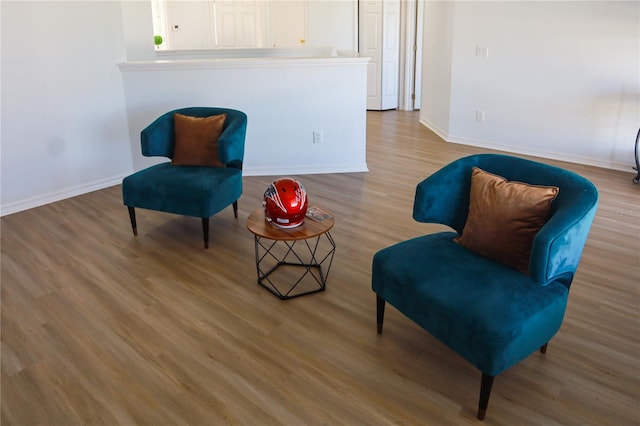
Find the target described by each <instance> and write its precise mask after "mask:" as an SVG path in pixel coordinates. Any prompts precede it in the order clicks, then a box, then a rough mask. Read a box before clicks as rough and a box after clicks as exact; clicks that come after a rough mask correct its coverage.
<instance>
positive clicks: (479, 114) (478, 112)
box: [476, 109, 484, 123]
mask: <svg viewBox="0 0 640 426" xmlns="http://www.w3.org/2000/svg"><path fill="white" fill-rule="evenodd" d="M476 121H477V122H479V123H484V111H481V110H479V109H477V110H476Z"/></svg>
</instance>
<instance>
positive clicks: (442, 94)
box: [420, 1, 454, 139]
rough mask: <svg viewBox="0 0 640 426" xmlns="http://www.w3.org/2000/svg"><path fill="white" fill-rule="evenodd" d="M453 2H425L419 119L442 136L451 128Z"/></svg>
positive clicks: (445, 136)
mask: <svg viewBox="0 0 640 426" xmlns="http://www.w3.org/2000/svg"><path fill="white" fill-rule="evenodd" d="M453 8H454V4H453V2H447V1H439V2H429V3H427V4H426V5H425V15H424V33H423V40H422V43H423V44H422V46H423V53H422V55H423V56H422V99H421V100H420V103H421V109H420V121H421V122H422V123H423V124H425V125H426V126H427V127H429V128H430V129H432V130H433V131H435V132H436V133H437V134H439V135H440V136H442V137H443V138H445V139H446V138H447V134H448V132H449V116H450V108H451V71H452V56H453Z"/></svg>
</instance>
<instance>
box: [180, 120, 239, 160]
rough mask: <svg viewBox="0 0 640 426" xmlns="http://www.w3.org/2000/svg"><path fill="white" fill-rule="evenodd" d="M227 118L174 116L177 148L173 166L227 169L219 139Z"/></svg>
mask: <svg viewBox="0 0 640 426" xmlns="http://www.w3.org/2000/svg"><path fill="white" fill-rule="evenodd" d="M226 117H227V115H226V114H220V115H212V116H210V117H190V116H188V115H182V114H173V122H174V126H175V147H174V152H173V159H172V160H171V164H174V165H176V166H213V167H225V165H224V164H222V163H221V162H220V156H219V154H218V138H219V137H220V135H221V134H222V128H223V126H224V120H225V118H226Z"/></svg>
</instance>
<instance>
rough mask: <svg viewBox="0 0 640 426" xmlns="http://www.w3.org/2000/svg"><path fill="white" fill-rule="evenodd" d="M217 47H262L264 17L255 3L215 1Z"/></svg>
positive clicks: (240, 0)
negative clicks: (260, 14)
mask: <svg viewBox="0 0 640 426" xmlns="http://www.w3.org/2000/svg"><path fill="white" fill-rule="evenodd" d="M214 7H215V22H216V27H215V29H216V47H260V46H261V45H262V43H261V39H262V21H263V18H262V16H259V12H260V9H259V8H257V7H256V2H255V1H247V0H215V2H214Z"/></svg>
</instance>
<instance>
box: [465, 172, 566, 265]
mask: <svg viewBox="0 0 640 426" xmlns="http://www.w3.org/2000/svg"><path fill="white" fill-rule="evenodd" d="M558 191H559V188H558V187H555V186H537V185H529V184H526V183H520V182H509V181H507V180H506V179H505V178H503V177H501V176H496V175H494V174H491V173H488V172H485V171H484V170H482V169H479V168H477V167H474V168H473V171H472V173H471V194H470V201H469V215H468V216H467V222H466V223H465V225H464V229H463V230H462V235H461V236H460V237H456V238H455V240H456V241H457V242H458V243H460V244H461V245H462V246H464V247H466V248H468V249H469V250H472V251H474V252H476V253H478V254H480V255H482V256H485V257H488V258H490V259H493V260H496V261H498V262H501V263H503V264H505V265H508V266H511V267H513V268H515V269H517V270H519V271H520V272H522V273H524V274H528V273H529V258H530V257H531V246H532V245H533V239H534V238H535V236H536V234H537V233H538V231H539V230H540V228H542V227H543V226H544V224H545V223H546V222H547V220H548V219H549V211H550V209H551V203H552V201H553V200H554V199H555V198H556V197H557V196H558Z"/></svg>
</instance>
